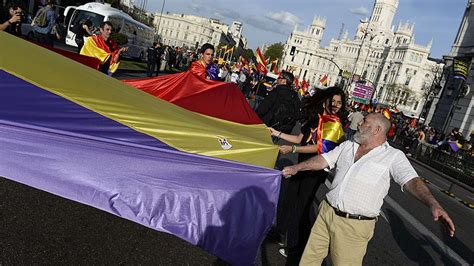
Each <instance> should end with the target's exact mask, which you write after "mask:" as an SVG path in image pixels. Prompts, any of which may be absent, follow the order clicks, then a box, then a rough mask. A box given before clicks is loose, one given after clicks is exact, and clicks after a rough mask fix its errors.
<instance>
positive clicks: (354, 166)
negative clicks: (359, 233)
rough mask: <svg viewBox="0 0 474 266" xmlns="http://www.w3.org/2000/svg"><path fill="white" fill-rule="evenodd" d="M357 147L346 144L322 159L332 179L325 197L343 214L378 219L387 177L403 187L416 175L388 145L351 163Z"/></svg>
mask: <svg viewBox="0 0 474 266" xmlns="http://www.w3.org/2000/svg"><path fill="white" fill-rule="evenodd" d="M358 148H359V144H357V143H355V142H352V141H345V142H343V143H342V144H341V145H339V146H338V147H336V148H335V149H334V150H332V151H330V152H328V153H325V154H323V155H322V156H323V157H324V159H325V160H326V161H327V162H328V164H329V167H330V168H331V169H333V168H336V173H335V177H334V180H333V182H332V184H331V187H330V188H329V192H328V193H327V194H326V198H327V200H328V202H329V203H330V204H331V205H332V206H333V207H336V208H338V209H339V210H341V211H343V212H347V213H350V214H358V215H364V216H368V217H375V216H378V215H379V213H380V208H381V207H382V204H383V199H384V198H385V196H386V195H387V194H388V189H389V187H390V178H393V180H394V181H395V182H397V183H398V184H399V185H400V186H401V187H402V191H403V186H404V185H405V184H406V183H407V182H408V181H410V180H411V179H413V178H415V177H417V176H418V174H417V173H416V171H415V169H413V166H411V164H410V162H409V161H408V159H407V157H406V156H405V154H404V153H403V152H402V151H400V150H398V149H395V148H393V147H391V146H390V145H389V144H388V143H387V142H385V143H384V144H382V145H380V146H378V147H376V148H374V149H372V150H371V151H369V152H368V153H367V154H365V155H364V156H362V157H361V158H360V159H359V160H358V161H357V162H355V163H354V157H355V154H356V152H357V149H358Z"/></svg>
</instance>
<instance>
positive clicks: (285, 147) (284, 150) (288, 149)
mask: <svg viewBox="0 0 474 266" xmlns="http://www.w3.org/2000/svg"><path fill="white" fill-rule="evenodd" d="M278 149H279V150H280V153H281V154H287V153H290V152H291V151H292V147H291V146H289V145H281V146H280V147H278Z"/></svg>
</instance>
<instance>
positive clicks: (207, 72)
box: [189, 43, 218, 80]
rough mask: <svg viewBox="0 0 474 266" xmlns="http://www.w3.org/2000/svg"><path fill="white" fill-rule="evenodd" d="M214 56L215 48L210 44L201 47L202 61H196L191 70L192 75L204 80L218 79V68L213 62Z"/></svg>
mask: <svg viewBox="0 0 474 266" xmlns="http://www.w3.org/2000/svg"><path fill="white" fill-rule="evenodd" d="M213 56H214V46H213V45H212V44H210V43H205V44H204V45H203V46H202V47H201V59H199V60H197V61H194V62H193V63H192V64H191V67H190V68H189V71H191V73H193V74H195V75H197V76H199V77H201V78H204V79H212V80H217V79H218V76H217V75H218V68H217V65H215V64H214V63H213V62H212V58H213Z"/></svg>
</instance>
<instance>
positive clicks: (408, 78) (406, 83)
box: [405, 76, 411, 86]
mask: <svg viewBox="0 0 474 266" xmlns="http://www.w3.org/2000/svg"><path fill="white" fill-rule="evenodd" d="M410 81H411V76H408V77H407V80H406V81H405V85H407V86H408V85H410Z"/></svg>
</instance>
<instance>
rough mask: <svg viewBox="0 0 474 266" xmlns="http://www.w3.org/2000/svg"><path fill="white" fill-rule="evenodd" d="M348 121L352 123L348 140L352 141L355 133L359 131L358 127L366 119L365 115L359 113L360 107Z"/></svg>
mask: <svg viewBox="0 0 474 266" xmlns="http://www.w3.org/2000/svg"><path fill="white" fill-rule="evenodd" d="M347 119H348V120H349V121H350V122H351V124H350V125H349V132H348V134H347V139H348V140H352V138H353V137H354V134H355V132H356V131H357V126H359V123H360V122H361V121H362V120H363V119H364V115H363V114H362V113H361V112H360V111H359V107H357V108H356V109H355V110H354V112H353V113H352V114H350V115H349V117H348V118H347Z"/></svg>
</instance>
